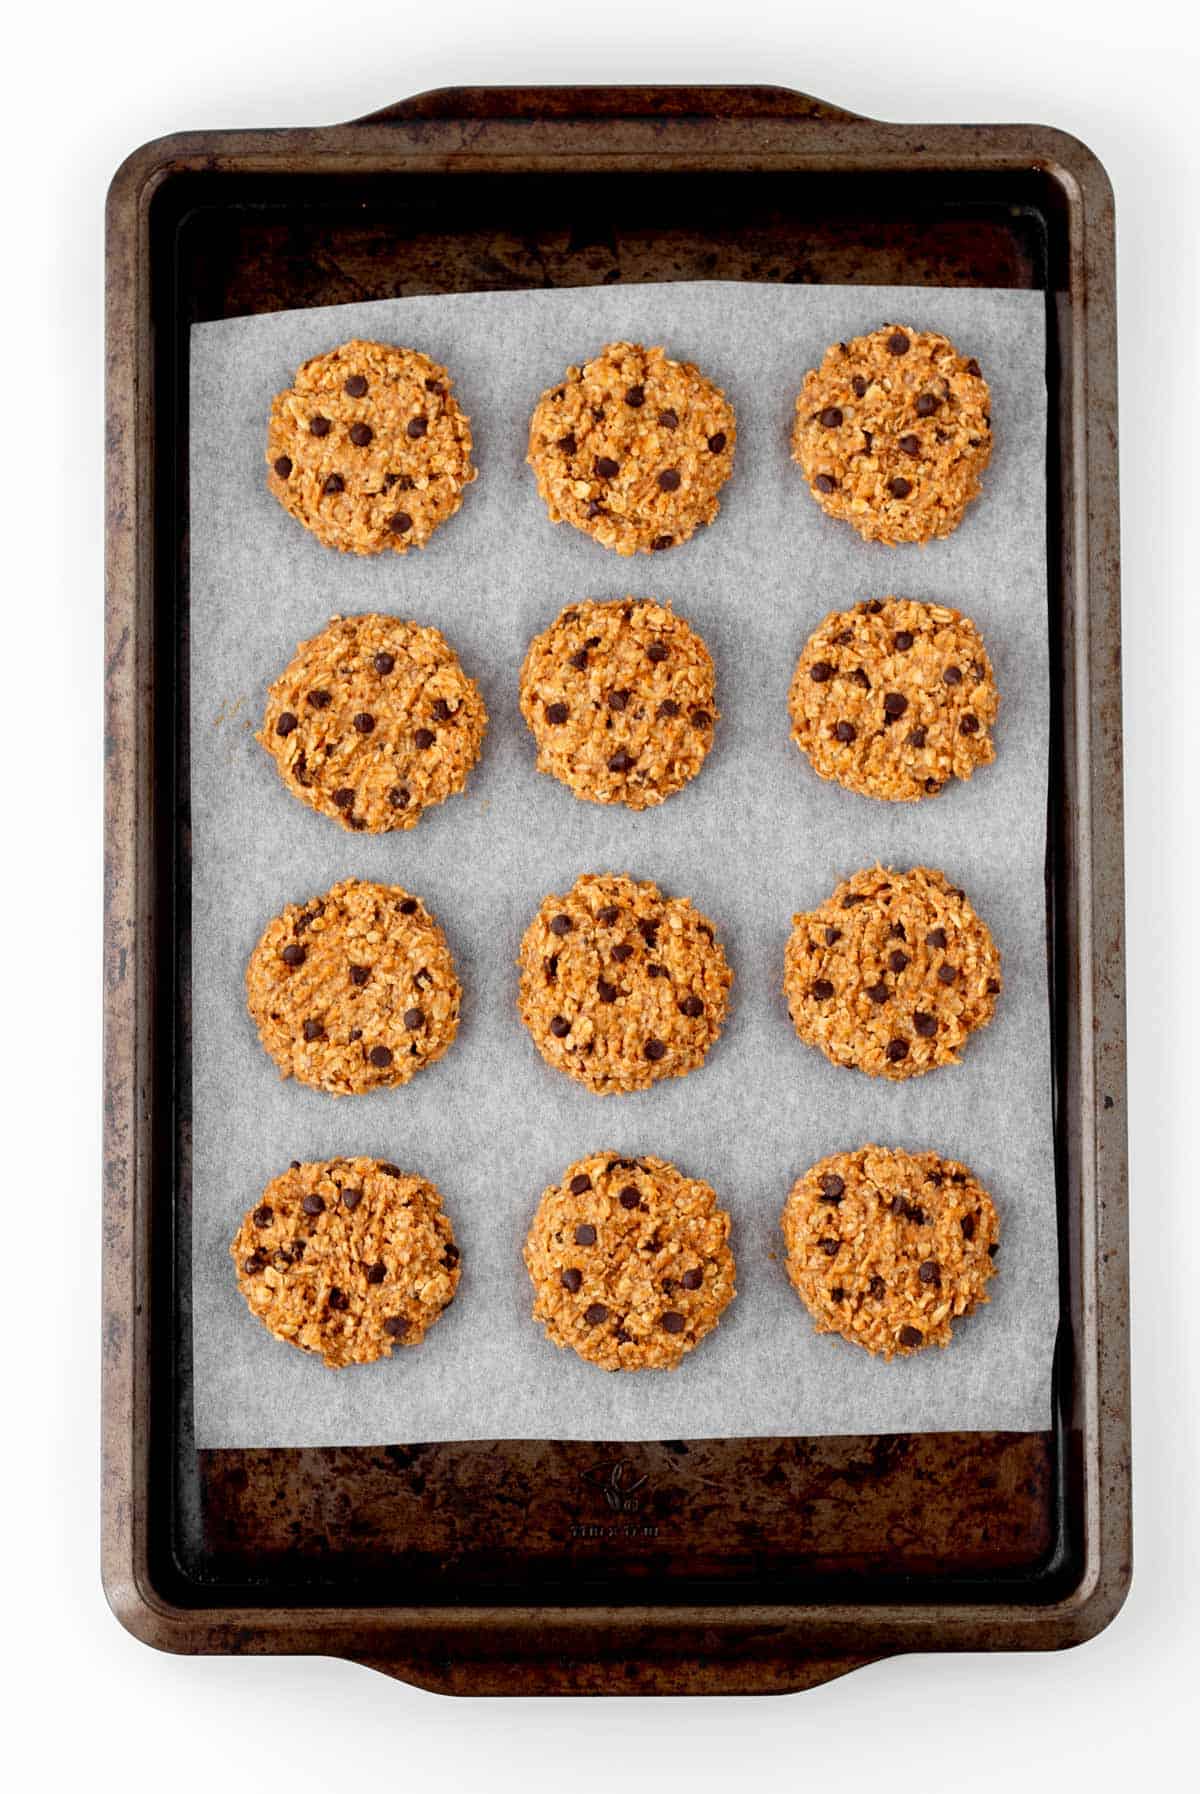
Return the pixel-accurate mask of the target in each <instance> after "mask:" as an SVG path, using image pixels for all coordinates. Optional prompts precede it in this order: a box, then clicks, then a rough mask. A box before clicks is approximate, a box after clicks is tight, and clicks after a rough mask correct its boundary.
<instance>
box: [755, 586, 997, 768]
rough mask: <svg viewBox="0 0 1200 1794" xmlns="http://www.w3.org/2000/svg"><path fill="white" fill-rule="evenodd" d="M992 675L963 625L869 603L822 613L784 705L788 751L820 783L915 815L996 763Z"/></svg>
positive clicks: (913, 608) (932, 612)
mask: <svg viewBox="0 0 1200 1794" xmlns="http://www.w3.org/2000/svg"><path fill="white" fill-rule="evenodd" d="M999 702H1000V700H999V697H998V694H997V692H996V685H995V680H994V679H993V677H992V663H991V661H990V660H989V659H988V656H987V650H986V649H985V648H984V645H983V642H982V640H981V638H980V635H979V632H978V630H977V629H976V628H975V625H974V623H972V622H971V620H970V618H969V617H964V616H962V615H961V614H960V613H959V612H958V611H956V610H951V609H950V608H949V606H947V605H943V604H919V603H917V601H916V600H915V599H912V598H872V599H870V600H869V602H867V603H865V604H858V605H856V606H855V607H854V609H853V610H848V611H837V610H835V611H830V613H829V615H828V616H827V617H826V619H825V621H824V622H823V623H822V624H821V626H820V628H819V629H817V630H815V631H814V633H813V634H812V635H811V636H810V637H809V639H808V642H807V643H806V645H805V648H804V652H803V653H802V654H801V656H800V659H799V662H798V663H797V666H796V671H795V675H794V677H793V679H792V686H791V691H790V692H789V694H788V711H789V713H790V715H791V719H792V740H793V741H794V742H795V743H796V746H797V747H798V748H800V749H802V750H803V752H804V753H806V754H807V755H808V757H809V759H810V760H811V762H812V765H813V770H814V771H815V772H818V773H819V774H820V776H821V777H822V778H823V779H835V780H836V781H837V783H838V784H839V785H844V786H845V787H846V789H847V790H848V791H858V792H861V793H862V795H863V796H864V797H881V798H886V799H888V800H890V801H891V802H894V803H901V802H902V803H914V802H916V801H917V800H918V799H920V798H923V797H936V796H937V794H938V792H939V791H942V790H943V789H944V788H945V786H946V785H947V784H948V783H949V781H950V780H951V779H955V778H957V779H969V778H970V776H971V774H972V773H973V772H974V771H975V768H976V767H977V766H987V765H988V764H989V763H990V762H991V761H992V760H994V759H995V757H996V751H995V749H994V747H993V746H992V740H991V735H990V733H989V731H990V729H991V727H992V724H993V723H994V722H995V720H996V711H997V708H998V707H999Z"/></svg>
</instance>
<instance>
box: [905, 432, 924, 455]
mask: <svg viewBox="0 0 1200 1794" xmlns="http://www.w3.org/2000/svg"><path fill="white" fill-rule="evenodd" d="M900 452H901V453H902V454H905V455H914V456H915V455H919V454H920V452H921V439H920V437H919V436H902V437H901V438H900Z"/></svg>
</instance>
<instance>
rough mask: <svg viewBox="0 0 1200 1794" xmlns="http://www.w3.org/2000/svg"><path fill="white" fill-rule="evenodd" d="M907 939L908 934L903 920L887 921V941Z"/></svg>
mask: <svg viewBox="0 0 1200 1794" xmlns="http://www.w3.org/2000/svg"><path fill="white" fill-rule="evenodd" d="M907 939H908V935H907V933H906V932H905V928H904V924H903V922H889V923H888V940H889V941H906V940H907Z"/></svg>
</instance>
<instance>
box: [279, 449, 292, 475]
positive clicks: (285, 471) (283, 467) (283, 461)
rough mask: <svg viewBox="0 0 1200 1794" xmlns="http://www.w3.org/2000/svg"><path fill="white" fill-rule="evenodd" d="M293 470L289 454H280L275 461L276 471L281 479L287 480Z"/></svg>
mask: <svg viewBox="0 0 1200 1794" xmlns="http://www.w3.org/2000/svg"><path fill="white" fill-rule="evenodd" d="M291 471H292V463H291V460H290V459H289V457H288V456H287V455H280V456H278V457H277V459H276V462H275V472H276V473H277V474H278V475H279V477H280V479H281V480H286V479H287V478H288V476H289V474H290V473H291Z"/></svg>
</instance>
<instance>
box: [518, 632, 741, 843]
mask: <svg viewBox="0 0 1200 1794" xmlns="http://www.w3.org/2000/svg"><path fill="white" fill-rule="evenodd" d="M715 689H716V681H715V676H714V673H713V663H712V658H711V656H710V654H709V652H708V649H707V648H706V647H705V645H704V643H703V642H702V641H701V639H700V637H699V636H698V635H696V634H695V633H694V631H693V630H691V629H689V627H688V625H687V624H686V623H685V622H684V621H683V619H682V617H677V616H675V615H674V614H673V612H672V611H671V608H670V606H669V605H663V604H658V603H656V602H655V601H654V599H652V598H624V599H621V598H614V599H610V600H609V601H608V602H606V603H598V602H596V601H595V600H593V599H590V598H589V599H586V600H584V602H583V603H581V604H572V605H569V606H568V607H567V609H566V610H564V611H563V612H562V613H561V615H560V616H559V617H558V618H557V620H556V621H555V622H554V623H552V624H551V625H550V627H549V629H547V630H544V631H543V633H542V634H541V635H537V636H535V637H534V639H533V640H532V642H530V644H529V649H528V652H527V653H526V655H525V664H524V665H523V666H522V668H521V714H522V716H523V717H524V718H525V721H526V723H527V724H528V725H529V731H530V733H531V734H532V736H533V738H534V740H535V741H536V742H537V748H538V755H537V764H538V771H539V772H548V773H552V774H553V775H554V777H555V778H556V779H561V780H562V782H563V784H564V785H566V786H567V787H568V788H569V789H570V790H571V791H573V792H574V793H575V795H576V797H582V798H586V799H587V800H588V801H589V802H590V803H595V804H627V805H628V807H629V808H630V809H631V810H645V809H647V808H649V807H650V805H652V804H660V803H662V801H663V799H664V798H666V797H670V796H671V794H672V793H673V792H675V791H679V790H681V789H682V788H683V786H684V785H686V784H687V782H688V780H689V779H694V778H695V776H696V774H697V773H698V772H699V770H700V768H701V767H702V766H703V764H704V757H705V755H706V754H707V753H708V750H709V748H710V747H711V746H712V738H713V728H714V725H715V723H716V721H717V714H718V713H717V707H716V698H715V695H714V694H715Z"/></svg>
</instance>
